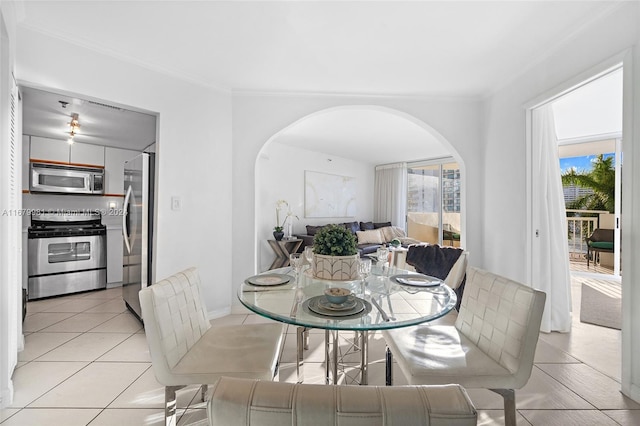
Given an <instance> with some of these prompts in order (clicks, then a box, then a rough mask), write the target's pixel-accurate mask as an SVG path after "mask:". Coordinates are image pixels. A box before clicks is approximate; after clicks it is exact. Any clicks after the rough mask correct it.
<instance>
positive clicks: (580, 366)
mask: <svg viewBox="0 0 640 426" xmlns="http://www.w3.org/2000/svg"><path fill="white" fill-rule="evenodd" d="M583 281H584V279H581V278H574V280H573V284H572V290H573V305H574V315H573V317H574V322H573V330H572V332H571V333H567V334H559V333H550V334H541V335H540V340H539V343H538V350H537V353H536V361H535V366H534V369H533V372H532V375H531V379H530V380H529V383H528V384H527V385H526V386H525V387H524V388H523V389H521V390H519V391H517V392H516V398H517V407H518V425H523V426H524V425H544V426H549V425H563V426H564V425H640V404H636V403H635V402H633V401H631V400H629V399H627V398H625V397H624V396H623V395H622V394H621V393H620V392H619V389H620V383H619V382H620V331H618V330H613V329H608V328H604V327H597V326H593V325H589V324H582V323H580V322H579V309H580V293H579V292H580V288H581V282H583ZM264 321H268V320H266V319H264V318H261V317H258V316H255V315H251V314H246V315H229V316H227V317H224V318H220V319H216V320H214V321H213V322H212V324H213V325H214V326H219V325H227V324H242V323H245V324H248V323H257V322H264ZM24 330H25V335H26V336H25V341H26V344H25V350H24V351H23V352H21V353H20V355H19V364H18V368H17V369H16V371H15V373H14V376H13V380H14V387H15V398H14V403H13V406H12V407H11V408H8V409H4V410H1V411H0V422H1V423H2V425H6V426H14V425H19V426H28V425H45V424H46V425H54V426H55V425H65V426H69V425H92V426H95V425H119V426H126V425H161V424H163V401H164V390H163V387H162V386H161V385H160V384H158V382H157V381H156V380H155V378H154V375H153V371H152V369H151V363H150V358H149V353H148V351H147V345H146V341H145V337H144V330H143V329H142V327H141V325H140V323H139V322H138V321H137V320H136V319H135V318H134V317H133V316H132V315H131V314H130V313H129V312H128V311H127V310H126V308H125V306H124V303H123V302H122V298H121V292H120V289H109V290H103V291H97V292H90V293H84V294H78V295H72V296H66V297H60V298H53V299H47V300H42V301H34V302H30V303H29V305H28V316H27V319H26V321H25V323H24ZM323 342H324V333H323V332H322V331H320V330H313V331H312V333H311V347H310V349H309V351H307V352H306V353H305V381H306V382H308V383H322V382H323V380H324V366H323V360H324V352H323V347H324V346H323ZM596 342H597V344H594V343H596ZM369 348H370V354H369V359H370V370H369V371H370V373H369V374H370V383H371V384H373V385H383V384H384V356H383V355H384V341H383V339H382V338H381V336H380V334H379V333H371V334H370V346H369ZM294 360H295V330H294V329H293V328H290V329H289V330H288V332H287V334H286V339H285V346H284V351H283V354H282V360H281V367H280V373H279V377H278V380H281V381H295V380H296V374H295V364H294ZM395 383H396V384H398V385H400V384H404V383H406V379H405V378H404V377H403V376H402V373H401V372H400V370H399V369H396V370H395ZM197 390H198V389H197V387H196V386H190V387H187V388H185V389H183V390H181V391H179V392H178V414H179V420H178V424H179V425H205V424H206V411H205V407H204V404H203V403H202V402H200V401H199V399H198V396H197V394H198V392H197ZM469 395H470V396H471V399H472V400H473V402H474V404H475V405H476V407H477V408H478V412H479V422H478V424H480V425H501V424H503V422H504V420H503V413H502V399H501V398H500V397H499V396H498V395H495V394H493V393H492V392H490V391H486V390H474V389H471V390H469ZM310 424H311V423H310Z"/></svg>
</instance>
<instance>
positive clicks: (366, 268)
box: [358, 258, 371, 296]
mask: <svg viewBox="0 0 640 426" xmlns="http://www.w3.org/2000/svg"><path fill="white" fill-rule="evenodd" d="M358 273H359V274H360V276H361V277H362V295H363V296H364V294H365V287H366V285H367V277H368V276H369V274H370V273H371V259H362V258H360V259H358Z"/></svg>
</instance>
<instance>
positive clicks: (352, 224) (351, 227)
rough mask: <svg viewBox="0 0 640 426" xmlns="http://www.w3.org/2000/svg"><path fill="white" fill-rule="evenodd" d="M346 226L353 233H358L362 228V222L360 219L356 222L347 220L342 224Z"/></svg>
mask: <svg viewBox="0 0 640 426" xmlns="http://www.w3.org/2000/svg"><path fill="white" fill-rule="evenodd" d="M342 225H343V226H344V227H345V228H347V229H348V230H349V231H351V233H352V234H353V235H356V232H357V231H359V230H360V224H359V223H358V221H354V222H345V223H343V224H342Z"/></svg>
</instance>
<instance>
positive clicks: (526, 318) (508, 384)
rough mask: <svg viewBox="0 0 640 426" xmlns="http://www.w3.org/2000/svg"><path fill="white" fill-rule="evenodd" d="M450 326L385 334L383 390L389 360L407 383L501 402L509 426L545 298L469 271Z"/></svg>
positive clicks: (525, 377) (389, 378)
mask: <svg viewBox="0 0 640 426" xmlns="http://www.w3.org/2000/svg"><path fill="white" fill-rule="evenodd" d="M466 287H467V288H466V290H465V293H464V296H463V299H462V305H461V307H460V312H459V313H458V316H457V319H456V322H455V324H454V325H422V326H417V327H406V328H400V329H395V330H385V331H383V333H382V335H383V337H384V339H385V341H386V343H387V359H386V369H387V385H391V384H392V381H393V376H392V362H393V358H395V359H396V360H397V364H398V366H399V367H400V369H401V370H402V372H403V373H404V374H405V376H406V377H407V380H408V381H409V383H410V384H414V385H415V384H421V385H436V384H445V383H459V384H460V385H462V386H464V387H466V388H484V389H489V390H492V391H494V392H496V393H498V394H500V395H502V397H503V398H504V412H505V424H506V425H507V426H515V424H516V406H515V391H514V390H515V389H520V388H521V387H523V386H524V385H525V384H526V383H527V381H528V380H529V377H530V375H531V369H532V368H533V358H534V355H535V350H536V345H537V343H538V335H539V332H540V323H541V320H542V311H543V310H544V302H545V298H546V295H545V293H543V292H540V291H537V290H534V289H532V288H530V287H528V286H525V285H522V284H519V283H517V282H515V281H512V280H509V279H506V278H503V277H500V276H498V275H496V274H492V273H490V272H486V271H482V270H480V269H476V268H473V267H470V268H468V270H467V285H466Z"/></svg>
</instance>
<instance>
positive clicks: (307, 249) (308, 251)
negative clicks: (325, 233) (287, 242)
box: [304, 246, 313, 268]
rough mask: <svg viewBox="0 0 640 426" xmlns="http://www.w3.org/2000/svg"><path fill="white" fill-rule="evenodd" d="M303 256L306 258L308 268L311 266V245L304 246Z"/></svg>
mask: <svg viewBox="0 0 640 426" xmlns="http://www.w3.org/2000/svg"><path fill="white" fill-rule="evenodd" d="M304 258H305V259H306V260H307V263H308V264H309V267H310V268H313V246H306V247H305V248H304Z"/></svg>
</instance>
